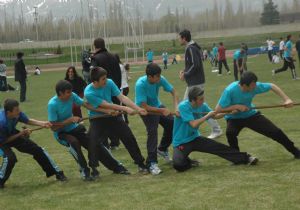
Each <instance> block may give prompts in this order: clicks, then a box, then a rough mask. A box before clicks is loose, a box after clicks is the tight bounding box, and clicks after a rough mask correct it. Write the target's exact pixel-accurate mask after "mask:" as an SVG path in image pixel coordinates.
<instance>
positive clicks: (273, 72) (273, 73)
mask: <svg viewBox="0 0 300 210" xmlns="http://www.w3.org/2000/svg"><path fill="white" fill-rule="evenodd" d="M274 76H275V70H274V69H273V70H272V77H274Z"/></svg>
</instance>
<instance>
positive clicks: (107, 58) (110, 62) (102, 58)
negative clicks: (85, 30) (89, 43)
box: [91, 38, 121, 88]
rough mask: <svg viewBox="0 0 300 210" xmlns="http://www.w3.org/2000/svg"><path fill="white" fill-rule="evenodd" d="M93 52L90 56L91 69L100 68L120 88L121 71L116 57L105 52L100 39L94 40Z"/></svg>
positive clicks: (103, 43)
mask: <svg viewBox="0 0 300 210" xmlns="http://www.w3.org/2000/svg"><path fill="white" fill-rule="evenodd" d="M94 46H95V52H94V55H93V56H92V61H91V68H93V67H102V68H104V69H105V70H106V71H107V77H108V78H109V79H112V81H114V83H115V84H116V85H117V86H118V88H121V69H120V65H119V62H118V61H117V59H116V57H115V56H114V55H113V54H111V53H110V52H108V51H107V49H106V48H105V41H104V39H102V38H97V39H95V40H94Z"/></svg>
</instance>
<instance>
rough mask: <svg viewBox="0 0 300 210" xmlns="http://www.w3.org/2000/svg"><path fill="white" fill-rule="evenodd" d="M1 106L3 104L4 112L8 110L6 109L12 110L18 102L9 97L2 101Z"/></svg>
mask: <svg viewBox="0 0 300 210" xmlns="http://www.w3.org/2000/svg"><path fill="white" fill-rule="evenodd" d="M3 106H4V111H5V113H6V112H8V111H9V112H12V111H13V110H14V108H15V107H18V106H19V102H18V101H17V100H15V99H10V98H9V99H6V100H5V101H4V104H3Z"/></svg>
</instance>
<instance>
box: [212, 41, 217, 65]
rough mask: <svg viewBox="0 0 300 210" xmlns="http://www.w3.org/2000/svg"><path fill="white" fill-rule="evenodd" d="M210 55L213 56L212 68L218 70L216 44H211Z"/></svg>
mask: <svg viewBox="0 0 300 210" xmlns="http://www.w3.org/2000/svg"><path fill="white" fill-rule="evenodd" d="M212 55H213V63H214V68H216V69H217V68H218V47H217V46H216V44H215V43H214V44H213V48H212Z"/></svg>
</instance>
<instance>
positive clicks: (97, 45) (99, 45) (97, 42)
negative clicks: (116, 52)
mask: <svg viewBox="0 0 300 210" xmlns="http://www.w3.org/2000/svg"><path fill="white" fill-rule="evenodd" d="M94 46H95V48H97V49H105V41H104V39H103V38H97V39H95V40H94Z"/></svg>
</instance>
